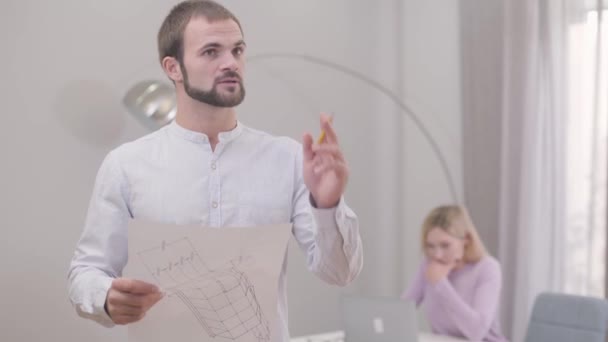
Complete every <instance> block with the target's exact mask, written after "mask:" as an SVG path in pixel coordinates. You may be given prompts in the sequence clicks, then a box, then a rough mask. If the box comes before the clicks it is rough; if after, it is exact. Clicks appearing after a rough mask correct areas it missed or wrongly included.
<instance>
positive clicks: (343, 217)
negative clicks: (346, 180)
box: [311, 196, 359, 257]
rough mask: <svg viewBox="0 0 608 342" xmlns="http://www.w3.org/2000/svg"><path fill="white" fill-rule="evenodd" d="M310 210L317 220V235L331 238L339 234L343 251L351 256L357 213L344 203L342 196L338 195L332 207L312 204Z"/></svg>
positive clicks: (356, 231) (355, 232)
mask: <svg viewBox="0 0 608 342" xmlns="http://www.w3.org/2000/svg"><path fill="white" fill-rule="evenodd" d="M311 210H312V214H313V216H314V218H315V221H316V222H317V225H316V226H317V231H316V234H317V236H320V237H322V238H329V239H332V238H336V237H338V235H339V236H340V237H341V238H342V240H343V249H344V252H345V253H346V254H347V257H351V256H352V254H353V253H354V251H353V250H352V249H353V248H354V246H353V241H355V242H356V239H357V237H358V234H359V232H358V229H357V227H356V224H355V223H356V220H357V215H356V214H355V213H354V212H353V211H352V209H350V208H349V207H348V206H347V205H346V201H345V200H344V196H342V197H340V201H339V202H338V205H336V206H335V207H333V208H325V209H321V208H315V207H314V206H312V209H311ZM355 245H356V243H355Z"/></svg>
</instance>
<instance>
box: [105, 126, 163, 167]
mask: <svg viewBox="0 0 608 342" xmlns="http://www.w3.org/2000/svg"><path fill="white" fill-rule="evenodd" d="M165 129H166V128H161V129H159V130H157V131H154V132H152V133H148V134H146V135H144V136H142V137H139V138H137V139H135V140H131V141H129V142H125V143H123V144H121V145H119V146H118V147H116V148H114V149H113V150H111V151H110V153H109V155H112V156H114V157H115V158H118V159H119V160H129V159H131V158H132V157H135V156H141V155H142V153H145V152H146V151H150V149H151V148H153V147H154V146H157V145H158V144H159V142H160V140H161V138H162V136H164V135H165Z"/></svg>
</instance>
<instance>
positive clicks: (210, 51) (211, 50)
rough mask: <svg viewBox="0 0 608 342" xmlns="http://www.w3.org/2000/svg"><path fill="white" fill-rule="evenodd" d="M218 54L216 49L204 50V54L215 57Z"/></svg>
mask: <svg viewBox="0 0 608 342" xmlns="http://www.w3.org/2000/svg"><path fill="white" fill-rule="evenodd" d="M216 55H217V50H215V49H209V50H205V51H203V56H210V57H214V56H216Z"/></svg>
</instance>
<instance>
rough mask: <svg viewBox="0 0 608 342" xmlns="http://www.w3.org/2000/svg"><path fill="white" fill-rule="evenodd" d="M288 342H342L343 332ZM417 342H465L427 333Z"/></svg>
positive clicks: (419, 337)
mask: <svg viewBox="0 0 608 342" xmlns="http://www.w3.org/2000/svg"><path fill="white" fill-rule="evenodd" d="M290 342H344V332H343V331H333V332H329V333H325V334H319V335H310V336H305V337H294V338H292V339H291V340H290ZM418 342H466V341H465V340H460V339H457V338H453V337H448V336H440V335H434V334H429V333H423V332H421V333H419V334H418Z"/></svg>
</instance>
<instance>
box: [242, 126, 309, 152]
mask: <svg viewBox="0 0 608 342" xmlns="http://www.w3.org/2000/svg"><path fill="white" fill-rule="evenodd" d="M243 137H244V138H245V141H247V142H248V143H256V144H260V145H265V146H271V147H272V148H275V149H278V150H282V151H285V152H290V153H295V152H298V151H300V150H301V149H302V145H301V144H300V142H298V141H297V140H295V139H293V138H291V137H288V136H280V135H274V134H271V133H268V132H265V131H262V130H259V129H255V128H251V127H248V126H244V127H243Z"/></svg>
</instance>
